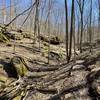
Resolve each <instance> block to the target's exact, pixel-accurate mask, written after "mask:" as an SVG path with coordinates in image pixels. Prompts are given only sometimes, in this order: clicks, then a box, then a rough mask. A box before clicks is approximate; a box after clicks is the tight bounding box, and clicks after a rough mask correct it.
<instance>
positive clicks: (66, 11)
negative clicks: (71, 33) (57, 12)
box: [65, 0, 69, 62]
mask: <svg viewBox="0 0 100 100" xmlns="http://www.w3.org/2000/svg"><path fill="white" fill-rule="evenodd" d="M65 14H66V28H65V29H66V59H67V61H68V62H69V55H68V39H69V38H68V7H67V0H65Z"/></svg>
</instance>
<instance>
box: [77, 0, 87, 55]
mask: <svg viewBox="0 0 100 100" xmlns="http://www.w3.org/2000/svg"><path fill="white" fill-rule="evenodd" d="M84 3H85V0H77V4H78V6H79V11H80V17H81V34H80V48H79V49H80V53H82V41H83V25H84V24H83V21H84V19H83V14H84Z"/></svg>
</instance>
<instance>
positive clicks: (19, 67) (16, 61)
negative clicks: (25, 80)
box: [10, 56, 28, 78]
mask: <svg viewBox="0 0 100 100" xmlns="http://www.w3.org/2000/svg"><path fill="white" fill-rule="evenodd" d="M10 63H11V65H12V66H13V67H14V68H15V71H16V72H17V78H18V77H19V76H21V77H23V76H24V75H25V74H26V73H27V72H28V67H27V64H26V63H25V61H24V59H23V58H22V57H19V56H14V57H13V58H12V59H11V62H10Z"/></svg>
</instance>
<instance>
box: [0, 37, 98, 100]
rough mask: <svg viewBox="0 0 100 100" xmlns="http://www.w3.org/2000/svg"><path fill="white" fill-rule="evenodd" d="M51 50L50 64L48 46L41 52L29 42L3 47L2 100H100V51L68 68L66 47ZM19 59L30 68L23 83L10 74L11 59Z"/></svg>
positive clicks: (0, 52)
mask: <svg viewBox="0 0 100 100" xmlns="http://www.w3.org/2000/svg"><path fill="white" fill-rule="evenodd" d="M14 45H15V50H14ZM50 47H51V49H50V50H51V51H52V52H51V54H50V64H48V63H47V62H48V45H47V43H44V42H41V46H40V49H39V43H38V42H37V43H36V44H35V45H34V46H33V44H32V39H27V38H23V39H22V40H16V42H15V43H14V40H11V41H10V42H9V43H8V44H5V43H0V100H100V47H98V48H96V49H93V52H92V54H91V53H89V52H88V51H86V52H85V53H82V54H79V55H77V56H76V61H74V60H72V61H71V62H70V63H69V64H67V62H66V61H65V60H64V58H65V49H64V46H63V44H62V45H58V46H56V45H50ZM18 57H21V58H23V59H24V62H25V63H23V62H22V63H23V64H24V65H25V66H26V65H27V67H28V68H29V70H28V72H27V74H25V76H23V77H22V78H21V80H19V79H17V78H16V77H15V72H14V70H10V69H11V68H10V67H12V66H11V64H10V63H11V61H12V59H13V58H16V59H18ZM13 61H14V60H13ZM21 61H22V60H21ZM12 63H14V64H15V63H16V64H17V61H15V62H12ZM21 66H22V64H21V65H20V67H21ZM11 74H12V75H11Z"/></svg>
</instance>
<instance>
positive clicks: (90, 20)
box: [89, 0, 92, 52]
mask: <svg viewBox="0 0 100 100" xmlns="http://www.w3.org/2000/svg"><path fill="white" fill-rule="evenodd" d="M91 24H92V0H90V18H89V42H90V52H91V48H92V47H91V46H92V44H91V40H92V26H91Z"/></svg>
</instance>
